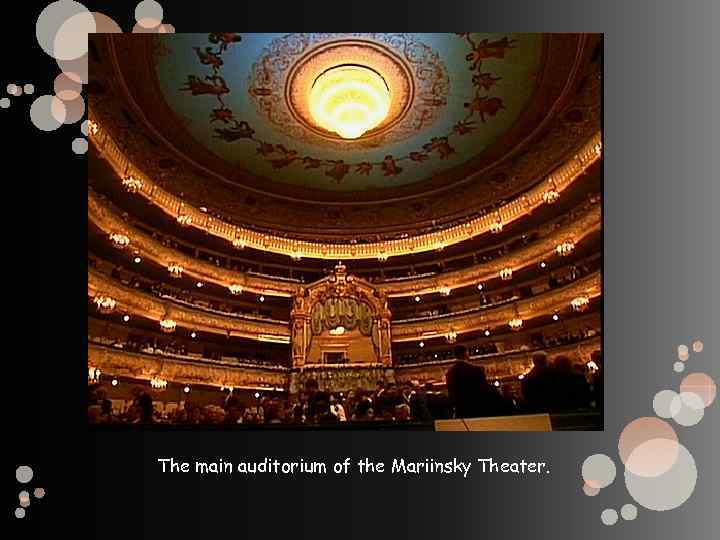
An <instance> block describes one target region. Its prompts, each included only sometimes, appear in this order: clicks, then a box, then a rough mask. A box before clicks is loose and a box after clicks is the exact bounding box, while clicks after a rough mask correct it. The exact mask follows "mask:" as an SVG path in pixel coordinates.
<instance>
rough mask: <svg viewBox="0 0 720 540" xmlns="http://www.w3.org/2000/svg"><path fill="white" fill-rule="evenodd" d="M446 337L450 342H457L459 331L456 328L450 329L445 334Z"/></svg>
mask: <svg viewBox="0 0 720 540" xmlns="http://www.w3.org/2000/svg"><path fill="white" fill-rule="evenodd" d="M445 339H446V340H447V342H448V343H455V342H456V341H457V332H456V331H455V330H450V331H449V332H448V333H447V334H445Z"/></svg>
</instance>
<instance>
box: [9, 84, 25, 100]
mask: <svg viewBox="0 0 720 540" xmlns="http://www.w3.org/2000/svg"><path fill="white" fill-rule="evenodd" d="M7 93H8V94H10V95H11V96H15V97H17V96H20V95H22V88H20V87H19V86H18V85H17V84H13V83H10V84H8V85H7Z"/></svg>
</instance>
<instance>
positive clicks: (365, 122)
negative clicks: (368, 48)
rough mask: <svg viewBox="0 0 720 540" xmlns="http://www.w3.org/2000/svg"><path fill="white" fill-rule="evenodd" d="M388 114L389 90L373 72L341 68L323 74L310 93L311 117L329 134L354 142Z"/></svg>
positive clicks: (361, 68)
mask: <svg viewBox="0 0 720 540" xmlns="http://www.w3.org/2000/svg"><path fill="white" fill-rule="evenodd" d="M389 111H390V90H389V89H388V86H387V84H386V83H385V80H384V79H383V78H382V77H381V76H380V75H379V74H378V73H376V72H375V71H373V70H372V69H369V68H366V67H362V66H354V65H344V66H337V67H334V68H331V69H328V70H327V71H325V72H324V73H322V74H321V75H320V76H319V77H318V78H317V79H315V83H314V84H313V87H312V89H311V90H310V113H311V114H312V117H313V119H314V120H315V121H316V122H317V123H318V124H319V125H320V126H321V127H323V128H325V129H327V130H328V131H333V132H335V133H337V134H338V135H340V136H341V137H342V138H344V139H357V138H358V137H360V136H361V135H362V134H363V133H365V132H366V131H368V130H371V129H373V128H374V127H377V126H378V125H380V124H381V123H382V121H383V120H384V119H385V117H386V116H387V114H388V112H389Z"/></svg>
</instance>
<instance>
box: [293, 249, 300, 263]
mask: <svg viewBox="0 0 720 540" xmlns="http://www.w3.org/2000/svg"><path fill="white" fill-rule="evenodd" d="M290 258H291V259H292V260H293V261H296V262H297V261H299V260H301V259H302V253H300V252H299V251H294V252H293V253H292V254H291V255H290Z"/></svg>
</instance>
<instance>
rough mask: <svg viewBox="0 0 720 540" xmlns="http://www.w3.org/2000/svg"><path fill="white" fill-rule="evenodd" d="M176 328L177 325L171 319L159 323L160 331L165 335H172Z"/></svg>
mask: <svg viewBox="0 0 720 540" xmlns="http://www.w3.org/2000/svg"><path fill="white" fill-rule="evenodd" d="M176 327H177V323H176V322H175V321H174V320H172V319H163V320H161V321H160V330H162V331H163V332H165V333H166V334H172V333H173V332H174V331H175V328H176Z"/></svg>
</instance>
